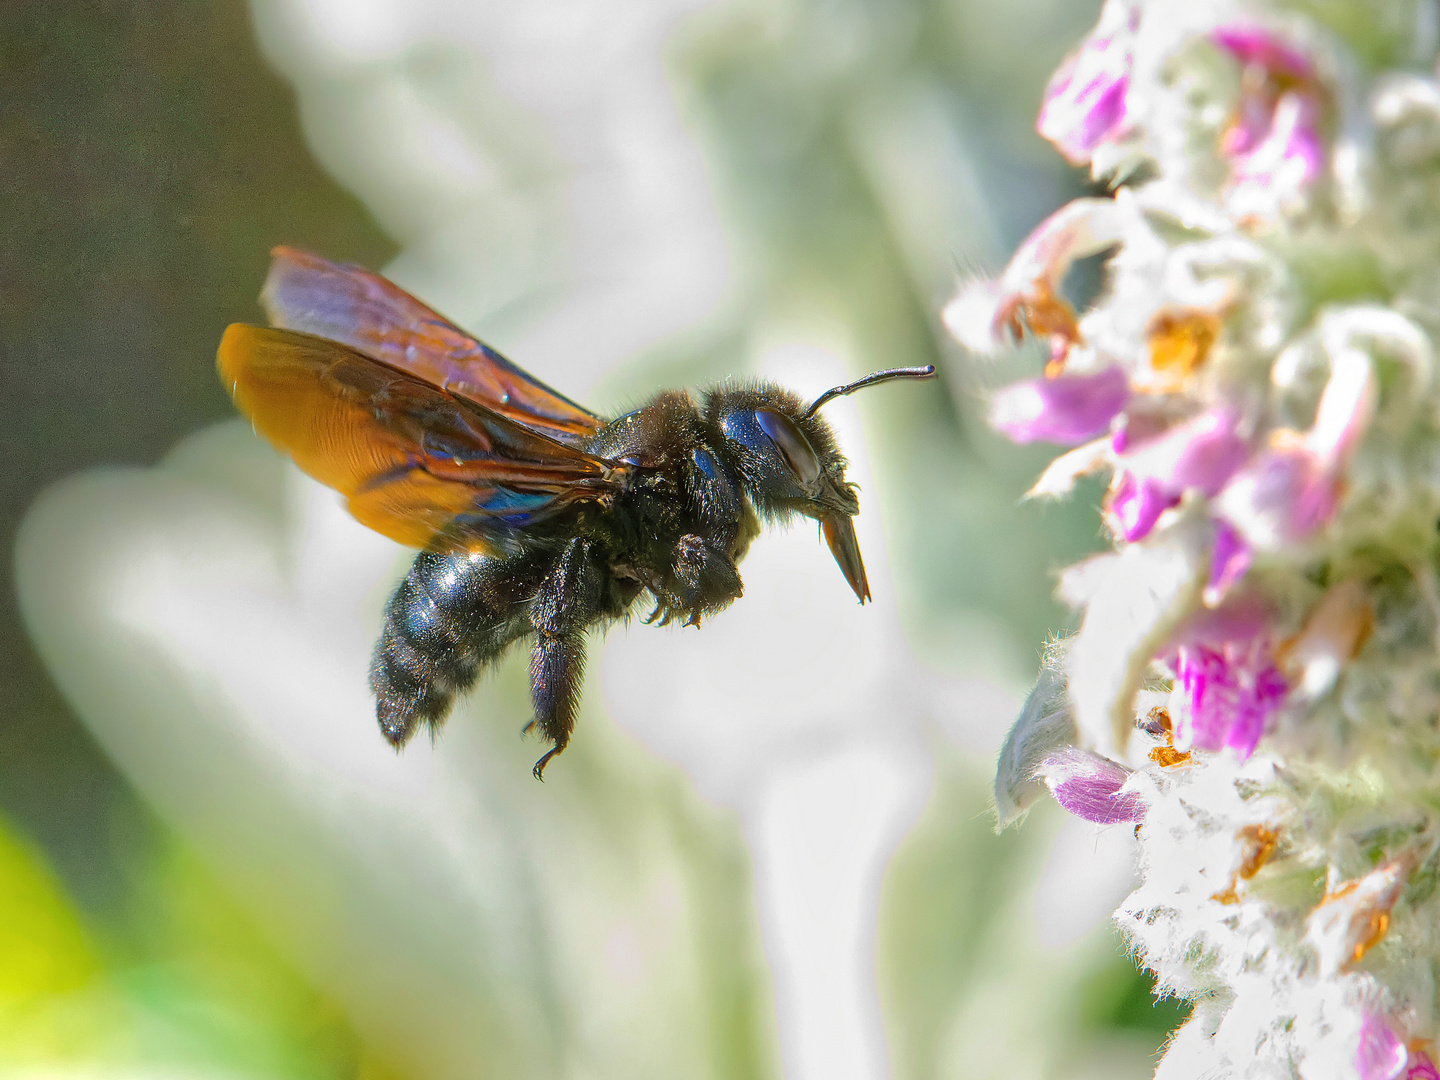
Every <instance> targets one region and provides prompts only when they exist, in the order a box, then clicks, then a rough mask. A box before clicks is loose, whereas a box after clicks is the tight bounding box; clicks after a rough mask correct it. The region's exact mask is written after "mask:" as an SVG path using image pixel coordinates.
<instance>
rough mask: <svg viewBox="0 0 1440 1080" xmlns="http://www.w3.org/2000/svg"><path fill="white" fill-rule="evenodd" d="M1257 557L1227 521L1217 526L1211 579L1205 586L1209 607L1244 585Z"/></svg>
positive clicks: (1216, 524) (1211, 551)
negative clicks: (1239, 584) (1236, 586)
mask: <svg viewBox="0 0 1440 1080" xmlns="http://www.w3.org/2000/svg"><path fill="white" fill-rule="evenodd" d="M1254 559H1255V553H1254V551H1253V550H1251V547H1250V545H1249V544H1247V543H1246V542H1245V538H1244V537H1242V536H1241V535H1240V534H1239V533H1238V532H1236V531H1235V530H1234V529H1233V528H1231V527H1230V526H1229V525H1227V524H1226V523H1225V522H1223V521H1217V522H1216V523H1215V545H1214V546H1213V547H1212V548H1211V549H1210V578H1209V580H1208V581H1206V583H1205V595H1204V597H1203V599H1204V600H1205V603H1207V604H1208V605H1210V606H1211V607H1215V606H1216V605H1218V604H1219V603H1220V602H1221V601H1222V600H1224V599H1225V596H1226V594H1227V593H1229V591H1230V589H1231V588H1232V587H1234V586H1235V585H1237V584H1238V583H1239V582H1240V579H1241V578H1243V577H1244V576H1245V572H1246V571H1247V570H1249V569H1250V564H1251V563H1252V562H1253V561H1254Z"/></svg>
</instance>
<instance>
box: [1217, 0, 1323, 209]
mask: <svg viewBox="0 0 1440 1080" xmlns="http://www.w3.org/2000/svg"><path fill="white" fill-rule="evenodd" d="M1210 40H1211V41H1213V42H1214V43H1215V44H1216V45H1218V46H1219V47H1220V48H1221V49H1223V50H1225V51H1226V52H1228V53H1230V54H1231V55H1232V56H1233V57H1234V58H1235V59H1236V60H1237V61H1238V62H1239V63H1240V65H1241V68H1242V72H1241V87H1240V102H1239V105H1238V107H1237V109H1236V113H1235V117H1234V119H1233V120H1232V122H1231V125H1230V127H1229V129H1228V130H1227V131H1226V133H1225V135H1224V137H1223V138H1222V139H1221V143H1220V151H1221V153H1222V154H1224V155H1225V156H1226V157H1228V158H1229V159H1230V160H1231V186H1230V195H1229V204H1230V208H1231V210H1232V212H1235V213H1237V214H1240V215H1242V216H1269V215H1272V214H1274V213H1275V212H1277V211H1278V210H1280V209H1283V208H1285V207H1286V206H1287V205H1289V204H1291V203H1293V202H1294V201H1295V199H1296V198H1297V197H1298V196H1299V195H1300V193H1301V192H1302V191H1303V190H1304V189H1305V187H1307V186H1308V185H1309V184H1310V183H1311V182H1312V181H1313V180H1314V179H1315V178H1316V177H1317V176H1319V175H1320V172H1321V170H1322V169H1323V168H1324V166H1325V157H1326V147H1325V142H1324V140H1323V139H1322V137H1321V135H1320V126H1321V121H1322V113H1323V111H1324V108H1323V106H1324V102H1325V93H1324V90H1323V88H1322V87H1321V85H1320V83H1319V80H1318V79H1317V77H1316V73H1315V65H1314V64H1313V63H1312V62H1311V60H1310V58H1309V57H1308V56H1306V55H1305V54H1304V53H1303V52H1301V51H1300V50H1298V49H1296V48H1294V47H1292V46H1290V45H1288V44H1286V43H1285V42H1283V41H1281V40H1280V39H1279V38H1278V37H1276V36H1275V35H1274V34H1272V33H1270V32H1269V31H1266V30H1262V29H1259V28H1258V27H1238V26H1237V27H1222V28H1221V29H1219V30H1216V31H1215V32H1214V33H1213V34H1211V36H1210Z"/></svg>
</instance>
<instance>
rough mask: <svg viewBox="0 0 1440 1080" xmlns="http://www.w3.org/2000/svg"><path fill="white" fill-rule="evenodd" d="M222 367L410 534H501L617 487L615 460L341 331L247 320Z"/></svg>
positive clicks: (259, 410)
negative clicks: (372, 351)
mask: <svg viewBox="0 0 1440 1080" xmlns="http://www.w3.org/2000/svg"><path fill="white" fill-rule="evenodd" d="M216 366H217V367H218V368H219V370H220V377H221V379H222V380H223V381H224V383H225V385H226V386H227V387H229V388H230V392H231V395H232V396H233V397H234V399H235V404H236V405H237V406H238V407H239V409H240V411H241V412H243V413H244V414H245V415H246V416H248V417H249V418H250V420H251V421H252V422H253V423H254V425H255V430H256V431H258V432H259V433H260V434H262V435H264V436H265V437H266V438H267V439H269V440H270V441H271V442H272V443H274V444H275V445H276V446H278V447H279V448H281V449H282V450H285V451H286V452H287V453H289V454H290V456H291V457H292V458H294V459H295V463H296V464H297V465H299V466H300V468H301V469H303V470H304V471H305V472H306V473H308V474H309V475H311V476H313V477H314V478H315V479H316V480H319V481H320V482H321V483H323V484H327V485H329V486H330V487H332V488H334V489H335V490H336V491H338V492H340V493H341V494H342V495H344V496H346V498H347V499H348V500H349V507H350V513H351V514H353V515H354V516H355V518H356V519H357V520H358V521H360V522H361V523H362V524H365V525H368V526H369V527H370V528H372V529H374V530H375V531H377V532H380V533H383V534H384V535H386V536H388V537H390V538H391V539H392V540H396V541H398V542H399V543H402V544H408V545H410V546H411V547H428V548H432V549H446V548H456V547H459V548H476V549H484V548H489V547H493V546H496V545H501V546H503V545H504V543H505V538H506V536H507V534H508V535H509V536H511V537H513V536H514V534H515V533H516V531H517V530H520V529H524V528H526V527H527V526H531V525H533V524H535V523H536V522H538V521H540V520H543V519H544V518H546V517H549V516H552V515H554V514H555V513H556V512H558V511H560V510H562V509H563V508H565V507H566V506H569V505H572V504H574V503H575V502H576V501H580V500H585V499H594V498H598V497H600V496H602V495H604V494H606V493H608V492H612V491H615V490H616V489H617V481H616V478H615V476H616V470H617V466H616V465H614V464H613V463H611V462H607V461H605V460H604V459H602V458H597V457H594V456H592V455H590V454H586V453H584V452H582V451H580V450H578V449H576V448H575V447H573V446H569V445H566V444H564V443H560V442H557V441H555V440H554V439H552V438H550V437H548V436H547V435H545V434H543V433H541V432H538V431H535V430H533V429H532V428H530V427H528V426H527V425H525V424H522V423H518V422H516V421H515V420H513V419H511V418H510V417H508V416H505V415H503V414H501V413H499V412H496V411H494V410H491V409H488V408H486V407H484V406H482V405H480V404H478V403H475V402H473V401H467V400H464V399H462V398H459V397H457V396H455V395H453V394H450V393H447V392H446V391H444V390H441V389H439V388H437V387H435V386H432V385H430V384H429V383H428V382H426V381H425V380H423V379H421V378H419V377H418V376H416V375H414V374H412V373H410V372H407V371H401V370H397V369H396V368H393V367H391V366H389V365H388V364H384V363H381V362H379V361H377V360H375V359H374V358H372V357H370V356H366V355H365V354H363V353H361V352H358V351H356V350H355V349H353V348H351V347H349V346H348V345H343V344H341V343H339V342H335V341H328V340H326V339H324V338H320V337H315V336H313V335H311V334H303V333H299V332H297V331H293V330H277V329H270V328H266V327H259V326H247V325H245V324H243V323H236V324H234V325H232V326H231V327H230V328H229V329H227V330H226V331H225V336H224V338H222V339H221V342H220V350H219V353H218V355H217V356H216ZM618 468H619V469H620V470H623V468H624V466H618Z"/></svg>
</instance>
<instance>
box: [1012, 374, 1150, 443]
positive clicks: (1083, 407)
mask: <svg viewBox="0 0 1440 1080" xmlns="http://www.w3.org/2000/svg"><path fill="white" fill-rule="evenodd" d="M1129 400H1130V385H1129V382H1128V381H1127V379H1126V378H1125V372H1123V371H1121V370H1120V368H1118V367H1109V368H1106V369H1105V370H1104V371H1101V372H1097V373H1096V374H1094V375H1062V376H1060V377H1059V378H1055V379H1046V378H1038V379H1026V380H1025V381H1024V382H1019V383H1015V384H1013V385H1011V386H1007V387H1006V388H1005V389H1003V390H1001V391H1000V392H999V393H998V394H997V395H996V396H995V401H994V403H993V405H992V407H991V412H990V422H991V423H992V424H993V425H994V426H995V427H996V428H997V429H998V430H999V431H1002V432H1004V433H1005V434H1006V435H1008V436H1009V437H1010V438H1011V439H1013V440H1014V441H1015V442H1017V443H1029V442H1037V441H1038V442H1052V443H1059V444H1061V445H1062V446H1072V445H1074V444H1076V443H1082V442H1084V441H1085V440H1087V439H1093V438H1094V437H1095V436H1096V435H1099V434H1100V433H1101V432H1103V431H1105V430H1106V429H1107V428H1109V426H1110V421H1111V420H1113V419H1114V418H1115V417H1116V416H1117V415H1118V414H1119V413H1120V411H1121V410H1122V409H1124V408H1125V404H1126V402H1127V401H1129Z"/></svg>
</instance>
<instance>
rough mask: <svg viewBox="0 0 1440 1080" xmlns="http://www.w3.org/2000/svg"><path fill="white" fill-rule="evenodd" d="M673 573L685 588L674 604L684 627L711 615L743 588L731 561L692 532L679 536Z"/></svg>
mask: <svg viewBox="0 0 1440 1080" xmlns="http://www.w3.org/2000/svg"><path fill="white" fill-rule="evenodd" d="M673 573H674V575H675V580H676V581H678V582H679V583H680V584H681V585H683V586H684V587H685V590H684V594H683V595H682V596H681V597H680V598H679V599H678V602H677V603H676V604H675V605H674V606H675V608H676V612H677V614H678V613H680V612H683V613H684V614H685V616H686V618H685V625H686V626H699V625H700V616H702V615H711V614H714V613H715V612H717V611H719V610H720V609H721V608H724V607H726V606H728V605H729V604H731V603H732V602H733V601H735V600H737V599H739V598H740V596H741V594H743V593H744V591H745V587H744V585H743V584H742V583H741V581H740V571H739V570H738V569H737V568H736V566H735V563H734V561H733V560H731V559H730V557H729V556H727V555H726V554H725V553H724V552H721V551H717V550H716V549H715V548H714V547H712V546H711V545H710V544H708V543H706V542H705V540H704V538H702V537H700V536H696V535H693V534H688V533H687V534H686V535H685V536H682V537H680V540H679V542H678V543H677V544H676V545H675V564H674V569H673Z"/></svg>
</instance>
